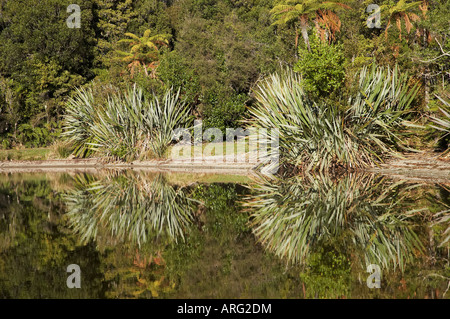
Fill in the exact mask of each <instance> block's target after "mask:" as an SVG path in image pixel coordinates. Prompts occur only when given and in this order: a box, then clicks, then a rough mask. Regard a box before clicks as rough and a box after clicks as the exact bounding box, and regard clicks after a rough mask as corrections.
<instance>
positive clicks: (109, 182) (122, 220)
mask: <svg viewBox="0 0 450 319" xmlns="http://www.w3.org/2000/svg"><path fill="white" fill-rule="evenodd" d="M74 182H75V183H74V184H75V188H74V189H73V190H72V191H70V192H69V193H67V194H66V195H65V196H64V199H65V202H66V205H67V207H68V212H67V217H68V220H69V224H70V225H71V226H72V227H73V229H74V231H75V232H77V233H78V234H79V235H80V241H81V242H89V241H90V240H95V239H96V238H97V235H98V234H99V232H102V234H107V236H108V237H112V238H113V239H115V240H119V241H126V240H129V241H131V242H132V243H136V244H138V245H141V244H143V243H146V242H148V241H149V240H150V239H152V238H160V237H161V236H162V237H164V238H165V239H167V240H174V241H177V240H178V239H179V238H181V239H183V240H184V233H185V231H187V229H188V228H189V227H190V225H191V224H192V222H193V216H194V215H193V214H194V208H195V203H196V202H195V201H194V200H193V199H191V198H189V197H188V195H187V192H186V190H185V189H183V188H175V187H174V186H171V185H169V184H168V183H167V181H166V180H165V179H164V176H162V175H156V176H146V175H144V174H133V173H124V174H122V173H119V174H109V175H107V176H106V177H104V178H101V179H97V178H94V177H92V176H90V175H77V176H76V177H75V178H74Z"/></svg>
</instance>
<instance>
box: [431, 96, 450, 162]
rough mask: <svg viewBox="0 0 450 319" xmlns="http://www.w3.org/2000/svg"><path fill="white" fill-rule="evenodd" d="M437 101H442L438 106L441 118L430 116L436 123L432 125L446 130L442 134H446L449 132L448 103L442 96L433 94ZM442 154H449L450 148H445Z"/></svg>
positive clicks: (449, 108)
mask: <svg viewBox="0 0 450 319" xmlns="http://www.w3.org/2000/svg"><path fill="white" fill-rule="evenodd" d="M435 96H436V97H437V98H438V99H439V101H441V102H442V104H443V107H440V108H439V110H440V111H441V113H442V115H443V116H442V118H439V117H434V116H432V117H431V120H432V121H433V122H434V123H435V124H437V126H435V125H433V127H434V128H436V129H438V130H440V131H444V132H446V134H445V135H444V136H446V135H447V134H450V103H448V102H447V101H445V100H444V99H443V98H441V97H440V96H437V95H435ZM444 154H449V155H450V148H449V149H447V150H446V151H445V152H444Z"/></svg>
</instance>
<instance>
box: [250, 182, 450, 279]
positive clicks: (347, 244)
mask: <svg viewBox="0 0 450 319" xmlns="http://www.w3.org/2000/svg"><path fill="white" fill-rule="evenodd" d="M422 186H423V185H422ZM255 189H257V192H256V193H255V194H254V195H252V196H250V197H248V198H247V203H246V206H247V209H249V210H250V211H251V212H252V227H253V232H254V234H255V236H256V237H257V238H258V240H259V241H260V242H261V243H262V244H263V246H264V247H266V248H267V249H268V250H270V251H272V252H274V253H275V254H276V255H278V256H279V257H281V258H285V259H287V260H288V261H289V262H291V263H300V264H306V263H308V261H309V257H310V256H311V254H312V253H314V252H317V251H319V250H320V249H322V248H323V247H325V246H330V245H331V246H332V247H333V249H335V250H336V251H345V254H346V255H347V256H352V257H351V258H352V259H353V260H355V259H356V261H357V262H358V263H359V264H360V267H362V268H364V269H365V267H366V266H367V265H369V264H378V265H380V266H381V267H382V268H384V269H388V268H390V269H394V270H395V268H396V267H398V266H399V267H400V268H401V269H402V270H404V268H405V265H406V264H407V263H412V262H413V261H414V260H415V259H416V258H419V257H423V256H424V253H425V246H424V243H425V242H426V240H427V239H426V238H425V237H426V236H427V231H428V229H427V227H426V226H427V218H426V217H427V216H429V214H428V208H427V205H428V204H429V203H420V198H421V191H420V190H421V185H420V184H406V183H405V182H392V181H390V180H387V179H386V178H384V177H375V176H374V175H361V174H358V175H349V176H346V177H344V178H342V179H339V180H333V179H331V178H330V177H329V176H324V175H317V176H306V177H295V178H291V179H288V180H284V181H283V180H279V181H278V182H275V183H274V181H272V180H266V181H261V182H260V183H258V184H257V185H256V186H255ZM440 214H441V215H436V216H440V217H439V218H440V219H439V221H437V222H441V223H446V222H447V221H448V218H449V211H448V210H447V211H442V212H440ZM447 225H448V224H447ZM446 242H447V243H448V238H447V239H446V240H445V239H444V241H443V242H442V244H445V243H446Z"/></svg>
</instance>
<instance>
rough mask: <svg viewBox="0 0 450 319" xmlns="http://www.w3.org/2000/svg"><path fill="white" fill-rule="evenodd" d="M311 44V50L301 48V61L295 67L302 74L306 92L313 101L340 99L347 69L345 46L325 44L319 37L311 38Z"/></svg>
mask: <svg viewBox="0 0 450 319" xmlns="http://www.w3.org/2000/svg"><path fill="white" fill-rule="evenodd" d="M310 44H311V50H307V49H302V48H300V47H299V50H298V51H299V59H298V62H297V63H296V65H295V67H294V71H296V72H299V73H300V74H301V77H302V85H303V87H304V90H305V92H306V93H307V94H308V95H309V96H310V97H311V99H313V100H317V99H319V98H322V99H323V98H330V99H333V98H334V99H339V98H340V95H341V94H342V91H341V88H342V86H343V84H344V79H345V67H346V60H345V57H344V54H343V46H342V45H339V44H335V45H329V44H326V43H323V42H322V41H320V39H319V38H318V37H317V36H314V37H312V38H311V41H310ZM336 95H338V96H336Z"/></svg>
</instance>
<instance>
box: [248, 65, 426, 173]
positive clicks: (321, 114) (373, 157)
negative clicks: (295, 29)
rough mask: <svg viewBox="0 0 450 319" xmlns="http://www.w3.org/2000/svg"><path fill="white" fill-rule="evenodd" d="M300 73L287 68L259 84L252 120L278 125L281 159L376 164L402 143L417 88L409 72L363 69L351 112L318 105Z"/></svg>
mask: <svg viewBox="0 0 450 319" xmlns="http://www.w3.org/2000/svg"><path fill="white" fill-rule="evenodd" d="M302 84H303V83H301V80H300V77H299V75H297V74H295V73H293V72H292V71H291V70H287V71H286V72H284V74H281V75H280V74H273V75H272V76H270V77H269V78H267V79H266V80H264V81H263V82H262V83H261V84H259V86H258V89H257V91H256V92H255V94H256V99H257V101H258V102H257V104H256V105H255V106H254V107H252V108H251V109H250V111H249V112H250V114H251V116H252V118H251V119H250V120H249V121H248V122H249V124H251V125H253V126H255V127H259V128H277V129H278V130H279V132H280V141H279V143H280V154H281V162H284V163H288V164H293V165H295V166H300V167H303V169H305V170H319V171H325V170H329V169H331V168H332V167H335V166H336V165H338V166H345V167H347V168H363V167H367V166H373V165H374V164H376V163H377V162H379V161H380V160H382V157H383V155H385V154H386V153H391V154H392V153H395V151H396V148H397V147H398V146H400V142H401V140H400V138H399V136H398V135H396V131H397V130H398V129H399V128H400V127H401V126H402V123H403V120H404V118H405V116H406V114H407V113H408V111H409V106H410V104H411V102H412V100H413V99H414V97H415V95H416V93H417V90H418V88H417V86H415V87H414V88H412V89H410V88H409V86H408V76H407V75H406V74H404V75H400V74H399V72H398V69H397V67H395V68H394V69H393V70H391V69H389V68H388V69H384V68H382V67H376V66H374V67H373V68H372V70H370V71H369V70H368V69H367V68H363V69H362V71H361V73H360V75H359V86H358V93H357V94H355V96H354V97H352V98H351V99H350V100H349V102H348V108H347V110H346V111H344V110H341V109H339V108H338V107H336V106H334V105H329V104H326V103H324V102H320V104H316V103H315V102H313V101H312V100H311V99H309V98H308V96H307V95H306V94H305V93H304V90H303V85H302Z"/></svg>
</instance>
